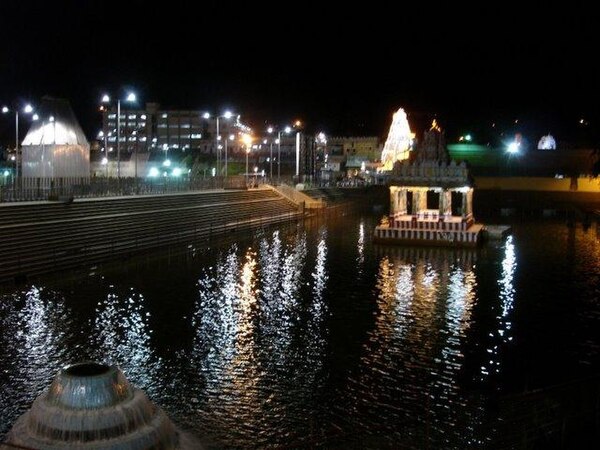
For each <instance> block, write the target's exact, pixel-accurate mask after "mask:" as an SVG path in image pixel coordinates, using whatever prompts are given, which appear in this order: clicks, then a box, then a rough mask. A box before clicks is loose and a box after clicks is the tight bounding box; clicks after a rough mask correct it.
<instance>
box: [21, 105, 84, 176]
mask: <svg viewBox="0 0 600 450" xmlns="http://www.w3.org/2000/svg"><path fill="white" fill-rule="evenodd" d="M36 113H37V115H38V116H39V119H38V120H37V121H35V122H33V123H32V125H31V127H30V128H29V131H28V132H27V135H26V136H25V139H23V143H22V167H23V177H25V178H68V177H78V178H89V176H90V145H89V143H88V141H87V139H86V137H85V134H84V133H83V130H82V129H81V127H80V126H79V122H77V118H76V117H75V114H74V113H73V110H72V109H71V105H70V104H69V102H68V101H67V100H64V99H57V98H51V97H44V98H42V102H41V104H40V107H39V108H38V109H37V111H36Z"/></svg>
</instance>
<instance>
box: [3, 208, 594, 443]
mask: <svg viewBox="0 0 600 450" xmlns="http://www.w3.org/2000/svg"><path fill="white" fill-rule="evenodd" d="M376 223H377V218H376V217H374V216H372V215H368V214H366V215H360V214H359V215H348V216H340V217H336V218H330V219H317V220H310V221H306V222H304V223H300V224H297V225H293V226H289V225H288V226H284V227H280V228H271V229H268V230H261V231H257V232H255V233H253V234H248V235H245V236H242V237H239V236H238V237H236V238H230V239H228V240H221V241H220V242H211V243H210V246H206V244H204V245H198V246H190V247H188V248H186V249H184V250H179V251H176V250H170V251H164V250H163V251H160V252H156V253H155V254H152V255H145V256H141V257H136V258H132V259H129V260H127V261H118V262H114V263H111V264H106V265H104V266H99V267H93V268H90V269H89V270H88V271H86V272H85V273H78V274H74V273H70V274H66V275H61V274H55V275H53V276H49V277H43V278H39V279H37V280H35V281H33V282H31V283H29V284H27V285H26V286H22V287H18V288H17V287H15V286H14V285H13V286H10V285H4V286H2V287H1V288H0V289H1V290H0V292H1V295H0V440H1V438H2V437H3V436H4V435H5V433H6V432H7V431H8V430H9V429H10V426H11V424H12V423H13V422H14V421H15V420H16V418H17V417H18V416H19V415H20V414H22V413H23V412H24V411H25V410H27V409H28V408H29V407H30V405H31V403H32V401H33V399H34V398H35V397H36V396H37V395H39V394H40V393H41V392H42V391H43V390H45V389H46V388H47V386H48V384H49V383H50V381H51V379H52V378H53V377H54V375H55V374H56V372H57V370H58V369H59V368H61V367H62V366H64V365H66V364H68V363H72V362H78V361H82V360H90V359H91V360H98V361H106V362H110V363H116V364H118V365H119V366H120V367H121V368H122V370H123V371H124V373H125V375H126V376H127V377H128V379H129V380H130V381H131V382H132V383H134V384H135V385H136V386H138V387H140V388H142V389H144V390H145V391H146V392H147V394H148V395H149V396H150V398H151V399H152V400H153V401H154V402H155V403H157V404H158V405H160V406H161V407H163V408H164V409H165V410H166V412H167V413H168V414H169V416H170V417H171V418H172V419H173V420H174V421H175V422H176V423H177V424H178V425H179V426H180V427H182V428H184V429H187V430H190V431H191V432H193V433H194V434H195V435H197V436H198V437H200V439H201V440H202V441H203V442H204V444H205V446H206V447H208V448H213V447H214V448H226V447H238V448H239V447H255V448H260V447H266V446H271V447H279V448H301V447H308V446H326V447H334V448H335V447H346V446H352V445H356V446H366V447H372V448H381V447H407V448H419V447H421V448H422V447H423V446H424V445H432V446H433V447H434V448H440V447H443V448H465V447H468V446H478V445H483V446H485V444H486V443H487V442H489V441H490V440H492V439H493V436H494V430H495V429H496V428H495V423H496V422H495V421H496V420H497V417H496V412H495V410H494V409H493V408H491V407H490V406H489V405H490V399H492V398H495V397H497V396H502V395H506V394H510V393H517V392H521V391H523V390H525V389H536V388H546V387H548V386H553V385H555V384H558V383H562V382H564V381H570V380H576V379H578V378H580V377H585V376H587V375H590V374H595V373H597V371H598V368H599V358H598V356H599V354H600V346H599V344H598V341H597V339H596V330H597V328H598V325H599V322H600V300H599V299H600V292H599V290H600V240H599V237H598V233H597V230H596V228H595V227H594V226H592V227H590V228H589V229H587V230H584V229H583V228H582V227H581V225H579V226H578V227H575V228H569V227H567V226H566V225H565V224H563V223H548V222H538V223H527V224H516V225H515V227H514V233H513V235H512V236H510V237H508V238H507V239H506V240H504V241H501V242H495V243H494V242H490V243H488V244H486V245H485V246H484V247H482V248H480V249H476V250H453V249H436V248H411V247H400V246H385V245H376V244H373V243H372V241H371V232H372V230H373V228H374V227H375V225H376Z"/></svg>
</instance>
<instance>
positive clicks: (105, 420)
mask: <svg viewBox="0 0 600 450" xmlns="http://www.w3.org/2000/svg"><path fill="white" fill-rule="evenodd" d="M7 442H8V443H10V444H13V445H18V446H22V447H24V448H32V449H38V450H50V449H52V450H58V449H73V448H77V449H95V450H96V449H97V450H99V449H102V450H121V449H127V450H145V449H157V450H159V449H160V450H163V449H165V450H166V449H179V448H183V447H182V446H181V445H180V433H179V432H178V430H177V429H176V428H175V426H174V425H173V423H172V422H171V421H170V420H169V418H168V417H167V415H166V414H165V413H164V412H163V410H162V409H160V408H159V407H157V406H156V405H154V404H153V403H152V402H151V401H150V400H149V399H148V397H147V396H146V394H145V393H144V392H143V391H142V390H140V389H136V388H134V387H133V386H132V385H131V384H130V383H129V382H128V381H127V379H126V378H125V375H123V372H121V370H120V369H119V368H118V367H117V366H114V365H113V366H108V365H105V364H98V363H95V362H84V363H79V364H74V365H72V366H69V367H67V368H65V369H62V370H61V371H60V372H59V373H58V375H57V376H56V378H55V379H54V381H53V382H52V384H51V385H50V388H49V389H48V391H47V392H44V393H43V394H41V395H40V396H39V397H38V398H37V399H36V400H35V401H34V402H33V405H32V407H31V409H30V410H29V411H27V412H26V413H25V414H23V415H22V416H21V417H20V418H19V419H18V420H17V422H16V423H15V425H14V426H13V428H12V429H11V431H10V432H9V434H8V437H7ZM186 447H187V446H186Z"/></svg>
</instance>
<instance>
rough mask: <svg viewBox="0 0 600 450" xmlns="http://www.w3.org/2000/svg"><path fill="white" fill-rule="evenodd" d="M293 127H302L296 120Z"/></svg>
mask: <svg viewBox="0 0 600 450" xmlns="http://www.w3.org/2000/svg"><path fill="white" fill-rule="evenodd" d="M294 126H295V127H301V126H302V122H301V121H299V120H296V122H294Z"/></svg>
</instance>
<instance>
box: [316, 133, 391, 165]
mask: <svg viewBox="0 0 600 450" xmlns="http://www.w3.org/2000/svg"><path fill="white" fill-rule="evenodd" d="M327 152H328V154H330V155H334V156H346V157H348V156H362V157H365V158H366V159H367V160H368V161H378V160H379V159H380V156H381V147H380V143H379V137H377V136H335V137H329V138H327Z"/></svg>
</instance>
